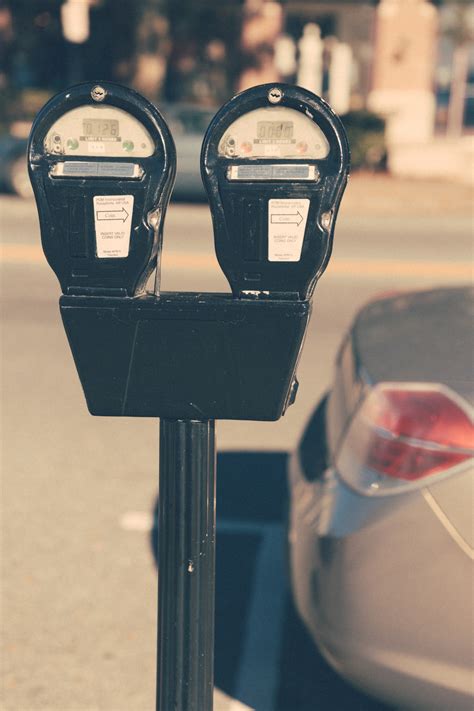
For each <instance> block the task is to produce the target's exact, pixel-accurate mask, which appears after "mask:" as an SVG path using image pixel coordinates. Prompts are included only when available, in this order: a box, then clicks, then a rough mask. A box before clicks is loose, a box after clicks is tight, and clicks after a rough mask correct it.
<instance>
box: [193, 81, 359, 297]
mask: <svg viewBox="0 0 474 711" xmlns="http://www.w3.org/2000/svg"><path fill="white" fill-rule="evenodd" d="M349 162H350V158H349V146H348V142H347V137H346V134H345V130H344V127H343V125H342V123H341V121H340V119H339V118H338V117H337V116H336V114H335V113H334V112H333V111H332V109H331V108H330V107H329V106H328V104H327V103H326V102H325V101H323V100H322V99H321V98H319V97H318V96H316V95H315V94H312V93H311V92H309V91H307V90H305V89H302V88H301V87H297V86H290V85H287V84H264V85H261V86H257V87H254V88H252V89H248V90H247V91H244V92H242V93H240V94H238V95H237V96H235V97H234V98H233V99H231V100H230V101H229V102H228V103H227V104H225V105H224V106H223V107H222V108H221V109H220V111H219V112H218V113H217V114H216V116H215V117H214V119H213V121H212V123H211V124H210V126H209V128H208V131H207V133H206V135H205V138H204V142H203V146H202V152H201V174H202V178H203V182H204V185H205V187H206V190H207V193H208V196H209V202H210V205H211V212H212V218H213V225H214V240H215V249H216V254H217V258H218V260H219V264H220V265H221V268H222V270H223V271H224V273H225V275H226V277H227V279H228V281H229V283H230V285H231V288H232V292H233V294H234V296H237V297H246V296H255V295H256V294H258V295H264V296H265V295H279V296H280V298H299V299H302V300H304V299H308V298H310V296H311V295H312V293H313V290H314V286H315V284H316V282H317V280H318V278H319V277H320V275H321V274H322V272H323V271H324V269H325V268H326V265H327V263H328V261H329V258H330V256H331V249H332V240H333V232H334V223H335V219H336V216H337V211H338V208H339V204H340V201H341V198H342V194H343V192H344V188H345V186H346V183H347V177H348V173H349Z"/></svg>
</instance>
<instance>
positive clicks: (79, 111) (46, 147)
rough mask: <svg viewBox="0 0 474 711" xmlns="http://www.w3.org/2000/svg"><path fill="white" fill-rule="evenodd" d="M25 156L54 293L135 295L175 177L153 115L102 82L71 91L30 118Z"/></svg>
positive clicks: (153, 256) (134, 97)
mask: <svg viewBox="0 0 474 711" xmlns="http://www.w3.org/2000/svg"><path fill="white" fill-rule="evenodd" d="M28 155H29V170H30V177H31V182H32V184H33V189H34V192H35V196H36V202H37V205H38V212H39V218H40V225H41V238H42V242H43V249H44V252H45V255H46V257H47V259H48V262H49V264H50V265H51V267H52V269H53V270H54V272H55V273H56V276H57V277H58V279H59V281H60V284H61V288H62V291H63V293H64V294H69V295H71V294H76V295H79V294H83V295H98V294H104V295H109V296H134V295H135V294H138V293H140V292H142V291H143V289H144V287H145V284H146V281H147V279H148V277H149V275H150V273H151V272H152V271H153V269H154V268H155V267H156V264H157V255H158V250H159V248H160V244H161V239H162V236H161V231H162V226H163V220H164V216H165V212H166V207H167V205H168V202H169V197H170V193H171V189H172V187H173V182H174V176H175V172H176V151H175V147H174V143H173V139H172V137H171V134H170V132H169V130H168V127H167V125H166V123H165V121H164V120H163V118H162V116H161V114H160V113H159V112H158V111H157V109H156V108H155V107H154V106H153V105H152V104H151V103H150V102H149V101H147V100H146V99H144V98H143V97H142V96H140V95H139V94H137V93H136V92H134V91H131V90H130V89H125V88H124V87H121V86H117V85H116V84H111V83H109V82H103V83H101V84H92V83H87V84H82V85H80V86H76V87H72V88H71V89H68V90H67V91H64V92H62V93H61V94H59V95H57V96H56V97H54V98H53V99H52V100H51V101H50V102H48V103H47V104H46V106H45V107H44V108H43V110H42V111H41V112H40V113H39V114H38V116H37V118H36V120H35V122H34V124H33V127H32V131H31V138H30V144H29V153H28Z"/></svg>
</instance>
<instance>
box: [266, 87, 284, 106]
mask: <svg viewBox="0 0 474 711" xmlns="http://www.w3.org/2000/svg"><path fill="white" fill-rule="evenodd" d="M267 98H268V101H269V102H270V103H271V104H279V103H280V101H281V100H282V99H283V92H282V90H281V89H278V88H277V87H273V89H270V91H269V92H268V95H267Z"/></svg>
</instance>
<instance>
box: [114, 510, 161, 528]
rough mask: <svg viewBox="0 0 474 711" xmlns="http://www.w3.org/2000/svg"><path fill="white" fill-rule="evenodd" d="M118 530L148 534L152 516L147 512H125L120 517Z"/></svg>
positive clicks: (151, 524) (151, 525) (151, 526)
mask: <svg viewBox="0 0 474 711" xmlns="http://www.w3.org/2000/svg"><path fill="white" fill-rule="evenodd" d="M120 528H123V529H124V531H139V532H140V533H149V532H150V531H151V529H152V528H153V515H152V514H151V513H149V512H148V511H126V512H125V513H124V514H122V516H121V517H120Z"/></svg>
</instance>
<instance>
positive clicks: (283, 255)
mask: <svg viewBox="0 0 474 711" xmlns="http://www.w3.org/2000/svg"><path fill="white" fill-rule="evenodd" d="M308 210H309V199H308V198H292V199H281V200H269V201H268V261H269V262H299V261H300V259H301V250H302V248H303V239H304V232H305V229H306V220H307V218H308Z"/></svg>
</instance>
